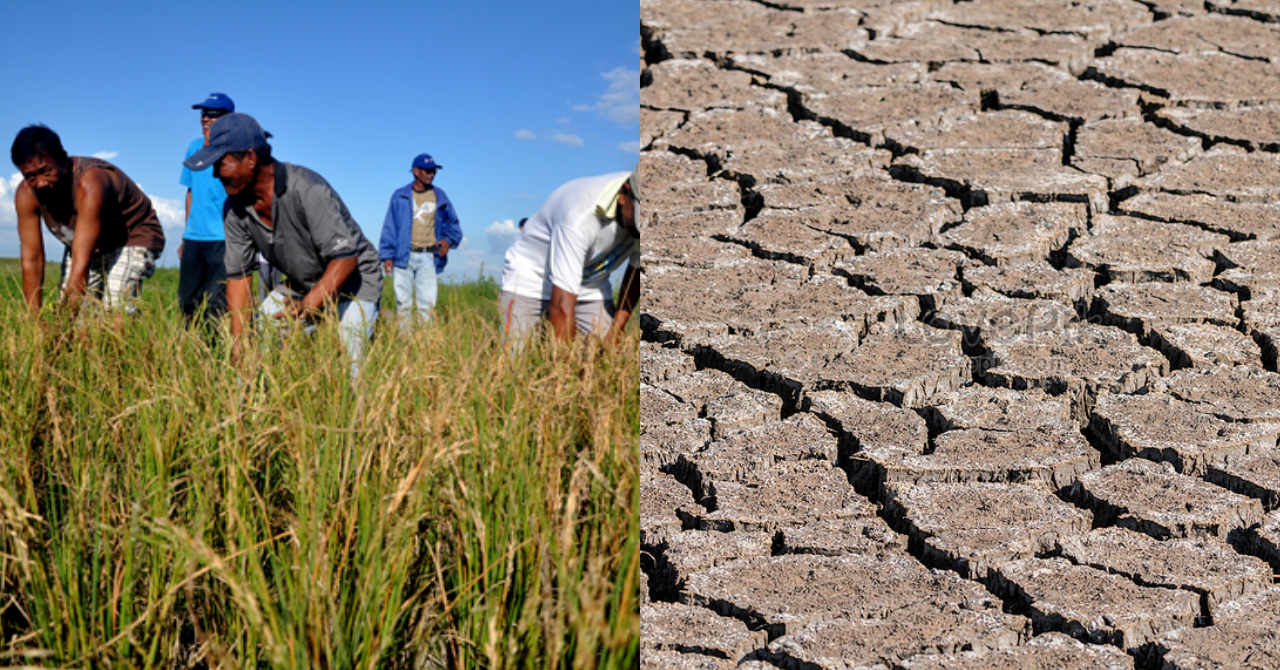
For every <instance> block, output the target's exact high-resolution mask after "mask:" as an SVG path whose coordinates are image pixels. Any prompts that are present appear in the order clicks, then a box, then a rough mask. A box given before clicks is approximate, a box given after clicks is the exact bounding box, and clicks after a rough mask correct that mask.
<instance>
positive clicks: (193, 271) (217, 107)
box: [178, 93, 236, 323]
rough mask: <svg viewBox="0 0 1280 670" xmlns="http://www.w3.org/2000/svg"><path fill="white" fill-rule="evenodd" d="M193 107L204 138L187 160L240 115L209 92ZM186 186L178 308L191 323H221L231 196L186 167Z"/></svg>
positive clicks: (225, 100)
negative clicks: (226, 210)
mask: <svg viewBox="0 0 1280 670" xmlns="http://www.w3.org/2000/svg"><path fill="white" fill-rule="evenodd" d="M191 108H192V109H198V110H200V127H201V129H202V130H203V136H202V137H200V138H197V139H195V140H193V141H192V142H191V145H190V146H188V147H187V155H186V156H184V157H183V159H184V160H185V159H187V158H190V157H191V155H192V154H194V153H195V152H197V151H199V150H200V149H202V148H204V146H205V144H206V143H207V142H208V141H209V127H210V126H212V125H213V122H214V121H217V120H218V119H219V118H221V117H222V116H223V115H225V114H230V113H231V112H234V111H236V105H235V103H234V102H232V101H231V98H229V97H227V96H226V95H225V94H223V93H210V94H209V97H208V98H207V99H206V100H204V101H203V102H198V103H196V104H194V105H192V106H191ZM181 181H182V185H183V186H186V187H187V208H186V223H187V228H186V232H184V233H183V235H182V244H181V245H179V246H178V260H179V262H180V263H179V268H180V273H179V277H178V304H179V305H180V306H181V307H182V315H183V317H184V318H186V320H187V322H188V323H190V322H191V321H192V319H195V318H197V317H198V316H201V315H202V316H203V317H205V318H207V319H208V320H209V322H216V321H217V320H218V319H220V318H222V315H223V314H225V313H226V311H227V270H226V265H225V257H226V234H225V233H224V232H223V228H222V206H223V203H225V202H226V200H227V192H226V190H225V189H224V188H223V187H222V182H220V181H218V179H217V177H214V176H213V171H212V170H205V171H203V172H198V171H193V170H190V169H188V168H187V167H185V166H184V167H183V168H182V180H181ZM202 309H203V312H202V311H201V310H202Z"/></svg>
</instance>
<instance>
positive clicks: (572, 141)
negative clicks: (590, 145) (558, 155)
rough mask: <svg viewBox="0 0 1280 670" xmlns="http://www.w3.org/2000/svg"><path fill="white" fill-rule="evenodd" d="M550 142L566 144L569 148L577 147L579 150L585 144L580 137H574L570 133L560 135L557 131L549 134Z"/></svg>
mask: <svg viewBox="0 0 1280 670" xmlns="http://www.w3.org/2000/svg"><path fill="white" fill-rule="evenodd" d="M551 141H552V142H559V143H561V144H568V145H570V146H575V147H578V148H579V149H581V148H582V146H583V144H585V143H584V142H583V141H582V138H581V137H578V136H577V135H574V134H572V133H562V132H559V131H555V132H553V133H551Z"/></svg>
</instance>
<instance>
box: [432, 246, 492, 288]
mask: <svg viewBox="0 0 1280 670" xmlns="http://www.w3.org/2000/svg"><path fill="white" fill-rule="evenodd" d="M485 258H487V257H486V256H485V254H484V252H482V251H480V250H479V249H462V250H460V251H457V252H453V251H450V252H449V267H448V268H447V269H446V270H445V272H446V274H447V275H448V276H449V278H450V279H453V280H460V281H469V280H473V279H475V278H476V277H478V276H480V274H481V273H485V274H494V273H495V272H502V266H501V265H499V266H498V267H494V266H493V264H492V263H490V264H489V265H485Z"/></svg>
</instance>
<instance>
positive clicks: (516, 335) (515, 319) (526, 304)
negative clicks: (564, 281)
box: [498, 291, 614, 343]
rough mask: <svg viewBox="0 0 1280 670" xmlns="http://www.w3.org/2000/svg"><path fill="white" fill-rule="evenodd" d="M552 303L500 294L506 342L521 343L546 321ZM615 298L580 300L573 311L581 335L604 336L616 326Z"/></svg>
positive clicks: (499, 303) (504, 293) (499, 300)
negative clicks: (611, 327) (612, 325)
mask: <svg viewBox="0 0 1280 670" xmlns="http://www.w3.org/2000/svg"><path fill="white" fill-rule="evenodd" d="M550 307H551V301H550V300H541V299H539V298H525V297H523V296H518V295H515V294H514V293H510V292H507V291H502V292H501V293H499V294H498V311H499V316H500V317H501V318H502V332H503V340H504V341H507V342H511V343H517V342H522V341H523V340H524V339H525V338H527V337H529V335H530V334H531V333H532V332H533V331H534V330H535V329H536V328H538V327H539V324H541V323H542V322H543V321H545V320H546V318H547V310H548V309H550ZM613 312H614V307H613V299H611V298H606V299H605V300H590V301H586V302H582V301H579V302H578V304H577V306H576V307H575V309H574V320H575V321H576V322H577V324H578V334H579V335H596V336H598V337H604V336H605V334H607V333H608V332H609V326H610V325H611V324H612V323H613Z"/></svg>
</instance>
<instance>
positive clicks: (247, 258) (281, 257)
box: [183, 113, 382, 376]
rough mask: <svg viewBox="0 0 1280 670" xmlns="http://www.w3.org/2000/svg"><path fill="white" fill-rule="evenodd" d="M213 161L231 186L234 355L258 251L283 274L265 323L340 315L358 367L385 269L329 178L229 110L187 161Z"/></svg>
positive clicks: (228, 217)
mask: <svg viewBox="0 0 1280 670" xmlns="http://www.w3.org/2000/svg"><path fill="white" fill-rule="evenodd" d="M183 164H184V165H186V166H187V167H188V168H190V169H192V170H197V171H199V170H207V169H208V168H210V167H212V168H214V175H215V176H217V178H218V180H219V181H221V182H222V186H223V188H225V189H226V191H227V205H226V207H224V209H223V223H224V226H225V229H226V236H227V239H226V245H227V254H226V266H227V309H228V310H229V311H230V314H231V335H232V356H233V358H239V356H240V351H241V348H242V346H243V342H242V341H243V338H242V335H243V333H244V328H245V324H246V322H247V321H248V317H249V314H248V311H249V308H250V299H249V275H250V274H251V273H252V272H253V270H254V267H255V266H256V264H257V259H258V256H257V255H258V254H259V253H261V254H262V256H263V257H264V258H266V259H267V261H268V262H269V263H271V264H272V265H273V266H275V267H277V268H280V271H281V272H282V273H283V274H284V280H283V281H282V282H281V283H280V285H279V286H277V287H276V288H275V290H273V291H272V292H271V294H270V295H269V296H267V299H266V300H265V301H263V303H262V313H263V316H265V317H267V318H266V321H267V322H268V323H277V322H278V320H280V319H285V318H297V319H300V320H302V321H303V322H304V323H305V324H306V328H307V330H308V331H309V330H311V329H313V328H314V326H315V324H314V321H315V319H316V318H318V317H320V316H322V315H323V314H325V313H329V314H335V315H336V316H337V318H338V320H339V322H340V325H339V335H340V336H341V338H342V342H343V345H344V346H345V347H346V349H347V354H348V355H349V356H350V358H351V371H352V375H353V376H354V375H356V374H358V373H359V370H360V363H361V361H362V360H363V358H364V345H365V341H366V340H367V339H368V338H369V336H370V335H372V334H373V323H374V321H375V320H376V319H377V317H378V297H379V295H380V294H381V293H382V275H381V273H380V272H379V267H378V253H377V251H376V250H375V249H374V248H373V245H372V244H371V243H370V242H369V240H368V239H366V238H365V236H364V234H363V233H361V232H360V226H359V225H358V224H357V223H356V221H355V219H354V218H352V216H351V212H350V211H348V210H347V206H346V205H345V204H343V202H342V199H341V198H339V197H338V194H337V193H336V192H334V190H333V188H332V187H331V186H329V183H328V182H327V181H325V180H324V177H321V176H320V175H318V174H316V173H315V172H312V171H311V170H309V169H307V168H305V167H302V166H300V165H292V164H290V163H284V162H281V161H277V160H275V158H274V157H273V156H272V151H271V145H270V144H268V143H267V137H266V134H265V133H264V132H262V127H261V126H259V125H258V122H257V121H255V120H254V119H253V117H251V116H249V115H247V114H235V113H233V114H227V115H226V116H223V117H222V118H220V119H218V120H217V121H216V122H214V124H213V126H212V127H211V128H210V129H209V144H208V145H207V146H205V147H203V148H201V149H200V150H199V151H197V152H196V153H194V154H192V155H191V157H190V158H188V159H187V160H186V161H184V162H183Z"/></svg>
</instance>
